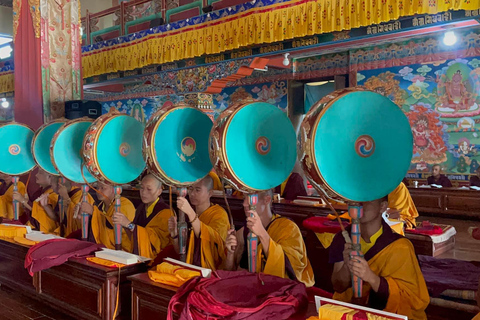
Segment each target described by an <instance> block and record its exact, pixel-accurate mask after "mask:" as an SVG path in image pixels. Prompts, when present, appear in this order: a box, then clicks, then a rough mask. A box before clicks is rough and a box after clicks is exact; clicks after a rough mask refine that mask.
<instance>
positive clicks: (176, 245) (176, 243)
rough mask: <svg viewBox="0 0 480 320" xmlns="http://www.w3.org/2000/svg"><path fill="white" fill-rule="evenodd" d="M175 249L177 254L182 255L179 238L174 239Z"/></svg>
mask: <svg viewBox="0 0 480 320" xmlns="http://www.w3.org/2000/svg"><path fill="white" fill-rule="evenodd" d="M173 249H175V252H176V253H178V254H180V246H179V245H178V238H176V239H173Z"/></svg>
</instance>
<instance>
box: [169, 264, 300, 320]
mask: <svg viewBox="0 0 480 320" xmlns="http://www.w3.org/2000/svg"><path fill="white" fill-rule="evenodd" d="M232 288H234V290H232ZM307 304H308V299H307V292H306V288H305V285H304V284H303V283H301V282H297V281H293V280H290V279H283V278H279V277H275V276H271V275H267V274H261V273H260V274H259V273H250V272H247V271H222V270H219V271H217V272H216V273H214V274H212V277H211V278H201V277H196V278H194V279H192V280H190V281H188V282H187V283H185V284H184V285H183V286H181V287H180V288H179V289H178V290H177V293H176V294H175V295H174V296H173V297H172V299H171V300H170V303H169V306H168V309H169V310H168V312H169V315H168V319H172V311H173V312H175V313H177V314H179V315H180V320H182V319H193V320H204V319H205V320H206V319H217V318H218V319H230V320H243V319H249V320H260V319H262V320H263V319H278V320H281V319H292V317H294V316H296V315H298V314H299V313H302V312H305V311H306V310H307Z"/></svg>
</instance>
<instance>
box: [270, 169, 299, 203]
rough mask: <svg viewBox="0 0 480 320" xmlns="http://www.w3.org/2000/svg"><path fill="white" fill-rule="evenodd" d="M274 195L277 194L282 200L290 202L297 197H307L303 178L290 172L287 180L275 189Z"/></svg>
mask: <svg viewBox="0 0 480 320" xmlns="http://www.w3.org/2000/svg"><path fill="white" fill-rule="evenodd" d="M275 193H279V194H280V196H281V197H282V198H284V199H285V200H290V201H293V200H295V199H296V198H297V197H299V196H307V190H306V189H305V183H304V181H303V178H302V176H300V175H299V174H298V173H296V172H292V174H290V176H289V177H288V178H287V180H285V181H284V182H283V183H282V184H281V185H279V186H278V187H276V188H275Z"/></svg>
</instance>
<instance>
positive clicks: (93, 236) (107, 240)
mask: <svg viewBox="0 0 480 320" xmlns="http://www.w3.org/2000/svg"><path fill="white" fill-rule="evenodd" d="M97 190H98V191H99V192H97V197H98V200H100V201H101V202H100V203H99V205H98V206H96V205H94V206H92V205H91V204H90V203H88V202H82V204H81V207H80V210H81V212H85V213H88V214H90V215H92V217H91V219H90V225H89V234H88V240H89V241H91V242H96V243H101V244H103V245H104V246H105V247H107V248H108V249H115V229H114V224H115V222H118V220H115V221H114V215H115V190H114V188H113V186H111V185H108V184H105V183H101V182H98V185H97ZM120 213H122V214H123V215H124V216H125V217H127V219H128V220H129V221H132V220H133V219H134V218H135V207H134V205H133V203H132V202H131V201H130V200H128V199H127V198H124V197H120ZM118 216H119V215H118V214H117V218H118ZM122 250H124V251H127V252H132V251H133V245H132V241H131V239H130V236H129V234H128V233H127V231H126V230H125V228H122Z"/></svg>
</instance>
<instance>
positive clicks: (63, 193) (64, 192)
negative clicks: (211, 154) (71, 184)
mask: <svg viewBox="0 0 480 320" xmlns="http://www.w3.org/2000/svg"><path fill="white" fill-rule="evenodd" d="M58 195H59V196H60V197H62V198H63V199H68V198H70V197H69V196H68V190H67V187H65V186H64V185H63V184H58Z"/></svg>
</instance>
